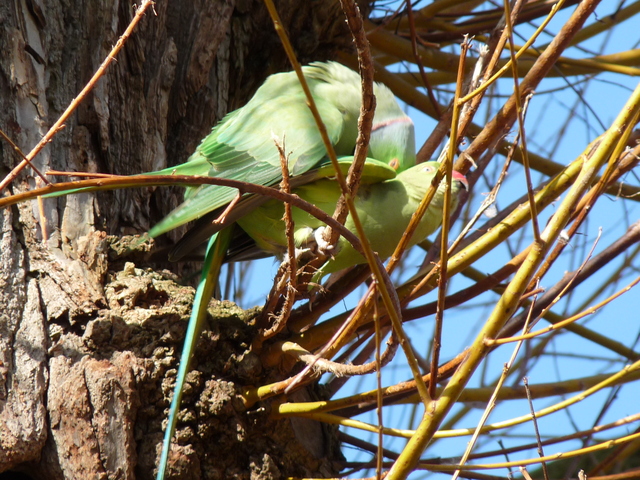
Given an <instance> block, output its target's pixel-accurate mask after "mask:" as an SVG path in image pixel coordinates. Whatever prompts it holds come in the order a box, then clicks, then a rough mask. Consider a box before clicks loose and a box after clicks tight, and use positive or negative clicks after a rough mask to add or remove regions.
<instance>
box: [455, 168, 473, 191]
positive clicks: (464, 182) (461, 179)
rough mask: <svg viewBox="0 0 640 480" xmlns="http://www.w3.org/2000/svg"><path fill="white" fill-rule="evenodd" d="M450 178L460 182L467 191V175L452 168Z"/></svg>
mask: <svg viewBox="0 0 640 480" xmlns="http://www.w3.org/2000/svg"><path fill="white" fill-rule="evenodd" d="M452 180H457V181H458V182H460V183H462V186H463V187H464V189H465V190H467V191H469V182H468V181H467V177H465V176H464V175H463V174H461V173H460V172H457V171H455V170H454V171H453V175H452Z"/></svg>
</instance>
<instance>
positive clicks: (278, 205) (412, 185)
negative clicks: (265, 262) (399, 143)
mask: <svg viewBox="0 0 640 480" xmlns="http://www.w3.org/2000/svg"><path fill="white" fill-rule="evenodd" d="M375 163H377V162H375V160H372V159H367V164H366V165H367V168H369V169H371V168H372V167H373V166H374V165H375ZM439 167H440V163H438V162H426V163H422V164H419V165H416V166H413V167H411V168H409V169H407V170H405V171H403V172H400V173H398V174H397V175H396V176H395V177H393V178H389V179H386V180H384V181H381V179H380V178H377V179H376V178H375V177H373V178H368V177H366V176H364V177H363V182H362V183H361V185H360V188H359V189H358V193H357V195H356V197H355V207H356V211H357V212H358V217H359V219H360V222H361V223H362V226H363V228H364V232H365V235H366V237H367V239H368V240H369V242H370V244H371V248H372V249H373V251H375V252H377V253H378V255H379V256H380V258H381V259H385V258H387V257H389V256H391V254H392V253H393V251H394V249H395V247H396V245H397V244H398V242H399V241H400V238H401V237H402V234H403V232H404V231H405V229H406V228H407V226H408V225H409V221H410V220H411V216H412V215H413V213H414V212H415V211H416V210H417V208H418V205H419V204H420V202H421V200H422V198H423V197H424V195H425V193H426V191H427V190H428V188H429V186H430V185H431V181H432V179H433V177H434V175H435V173H436V171H437V170H438V168H439ZM365 173H366V169H365ZM452 179H453V181H452V184H451V193H452V199H453V205H452V209H455V208H456V206H457V204H458V194H459V193H460V191H461V189H463V188H464V189H466V188H467V187H468V184H467V180H466V178H465V177H464V175H462V174H461V173H459V172H456V171H454V172H453V178H452ZM375 180H377V181H375ZM445 188H446V185H445V183H444V182H442V183H441V184H440V186H439V187H438V190H437V191H436V194H435V196H434V197H433V199H432V201H431V204H430V206H429V208H428V209H427V211H426V212H425V214H424V216H423V217H422V219H421V221H420V223H419V224H418V227H417V228H416V230H415V231H414V233H413V236H412V237H411V241H410V242H409V246H413V245H415V244H416V243H418V242H420V241H422V240H423V239H424V238H426V237H427V236H428V235H430V234H431V233H433V232H434V231H435V230H436V229H437V228H438V227H439V226H440V224H441V222H442V209H443V206H444V192H445ZM293 193H295V194H297V195H298V196H299V197H300V198H302V199H303V200H306V201H307V202H309V203H312V204H313V205H315V206H316V207H319V208H320V209H321V210H323V211H324V212H326V213H328V214H330V215H331V214H332V213H333V211H334V210H335V206H336V202H337V201H338V198H339V196H340V187H339V185H338V183H337V182H336V181H335V180H332V179H329V178H326V179H321V180H317V181H315V182H313V183H309V184H306V185H303V186H300V187H298V188H296V189H295V190H294V191H293ZM283 214H284V206H283V204H282V202H281V201H276V200H269V201H268V202H266V203H265V204H263V205H261V206H259V207H258V208H256V209H254V210H253V211H252V212H250V213H248V214H247V215H245V216H244V217H242V218H240V219H238V220H237V224H238V225H239V226H240V227H241V228H242V229H243V230H244V231H245V232H246V233H247V234H248V235H249V236H250V237H251V238H252V239H253V240H254V241H255V243H256V246H257V247H258V248H259V249H261V250H262V251H265V252H268V253H271V254H273V255H276V256H282V255H284V254H285V253H286V245H287V240H286V236H285V228H284V221H283ZM292 217H293V222H294V229H295V230H294V239H295V242H296V246H298V247H301V246H304V245H306V244H309V243H314V242H318V243H320V242H322V240H321V238H320V237H321V235H319V232H320V231H321V230H322V229H323V228H324V227H325V224H324V223H323V222H321V221H320V220H318V219H317V218H316V217H314V216H312V215H310V214H308V213H306V212H304V211H302V210H300V209H298V208H295V207H294V208H293V209H292ZM345 227H346V228H347V229H349V230H351V231H352V232H354V233H356V229H355V226H354V224H353V219H352V218H351V216H349V217H348V218H347V221H346V222H345ZM242 258H243V259H246V258H248V256H247V254H246V252H243V253H242ZM229 260H230V261H233V260H234V250H233V248H232V250H231V251H230V258H229ZM365 262H366V260H365V258H364V257H363V256H362V255H361V254H360V253H358V252H357V251H356V250H355V249H354V248H353V247H352V246H351V244H350V243H349V242H347V241H346V240H345V239H344V238H340V240H339V241H338V244H337V247H336V251H335V254H334V255H333V257H332V258H331V259H330V260H329V261H327V263H325V265H324V266H323V267H322V268H321V269H320V270H319V271H318V273H317V274H316V275H315V280H316V281H317V280H320V279H321V278H322V277H323V276H324V275H326V274H328V273H333V272H337V271H339V270H342V269H344V268H347V267H350V266H353V265H357V264H361V263H365Z"/></svg>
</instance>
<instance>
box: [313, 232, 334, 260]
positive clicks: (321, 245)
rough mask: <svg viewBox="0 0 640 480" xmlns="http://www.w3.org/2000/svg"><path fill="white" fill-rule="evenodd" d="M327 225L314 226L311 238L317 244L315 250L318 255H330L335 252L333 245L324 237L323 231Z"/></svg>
mask: <svg viewBox="0 0 640 480" xmlns="http://www.w3.org/2000/svg"><path fill="white" fill-rule="evenodd" d="M326 228H327V227H319V228H316V229H315V230H314V232H313V238H314V240H315V242H316V245H317V251H318V253H319V254H320V255H324V256H327V257H332V256H333V255H335V253H336V247H335V245H331V244H330V243H329V242H327V241H326V240H325V239H324V231H325V229H326Z"/></svg>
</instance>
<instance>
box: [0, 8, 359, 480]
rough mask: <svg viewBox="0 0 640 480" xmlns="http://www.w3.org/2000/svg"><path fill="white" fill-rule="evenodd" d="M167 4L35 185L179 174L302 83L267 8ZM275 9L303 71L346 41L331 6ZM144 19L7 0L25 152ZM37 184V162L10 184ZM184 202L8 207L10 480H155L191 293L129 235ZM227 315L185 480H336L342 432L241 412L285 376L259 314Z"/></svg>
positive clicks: (65, 135) (2, 349) (0, 424)
mask: <svg viewBox="0 0 640 480" xmlns="http://www.w3.org/2000/svg"><path fill="white" fill-rule="evenodd" d="M154 8H155V12H153V11H151V10H149V11H148V12H147V14H146V16H145V18H143V20H142V21H141V23H140V24H139V26H138V27H137V29H136V30H135V31H134V34H133V36H132V37H131V38H130V39H129V40H128V42H127V43H126V45H125V47H124V49H123V50H122V51H121V52H120V54H119V56H118V57H117V60H116V61H115V62H114V63H113V64H112V65H111V66H110V67H109V69H108V70H107V73H106V75H104V76H103V77H102V78H101V80H100V81H99V82H98V84H97V85H96V87H95V88H94V89H93V91H92V92H91V93H90V94H89V95H88V96H87V97H86V98H85V99H84V100H83V102H82V103H81V105H80V106H79V108H78V109H77V110H76V112H75V113H74V114H73V115H72V116H71V117H70V118H69V120H68V121H67V122H66V124H65V127H64V128H63V129H61V130H60V131H59V132H58V133H57V135H56V137H55V138H54V140H53V141H52V142H51V143H50V144H49V145H47V146H46V147H45V148H44V150H43V151H42V152H41V153H40V154H39V155H38V156H37V157H36V159H35V161H34V165H35V166H36V167H37V168H38V169H39V170H40V171H42V172H46V171H47V170H50V169H54V170H66V171H86V172H103V173H114V174H124V175H128V174H135V173H141V172H146V171H151V170H158V169H161V168H164V167H166V166H170V165H175V164H178V163H181V162H184V161H185V160H186V159H187V158H188V156H189V155H190V153H191V152H193V150H194V149H195V147H196V146H197V144H198V143H199V141H200V140H201V139H202V138H203V137H204V136H205V135H206V134H207V133H208V132H209V131H210V129H211V127H212V126H213V125H214V124H215V123H216V121H217V120H219V119H220V118H222V117H223V116H224V114H225V113H226V112H228V111H230V110H233V109H235V108H237V107H239V106H241V105H242V104H243V103H244V102H245V101H246V100H247V99H248V97H249V96H250V95H251V94H252V93H253V91H255V89H256V88H257V87H258V86H259V85H260V83H261V82H262V81H263V80H264V78H265V77H266V76H267V75H268V74H270V73H273V72H276V71H280V70H286V69H288V61H287V59H286V57H285V55H284V51H283V49H282V46H281V45H280V42H279V40H278V38H277V36H276V34H275V31H274V28H273V25H272V23H271V21H270V19H269V17H268V15H267V12H266V9H265V7H264V5H263V4H262V2H261V1H258V0H238V1H236V0H215V1H210V0H193V1H191V2H183V1H180V2H169V1H167V0H160V1H158V2H157V3H156V5H155V7H154ZM278 9H279V12H280V14H281V16H282V19H283V22H284V24H285V26H286V28H287V30H288V32H289V34H290V36H291V38H292V40H293V42H294V45H295V48H296V50H297V54H298V58H299V60H300V61H301V62H303V63H305V62H308V61H311V60H322V59H327V58H330V57H332V56H333V54H334V52H335V51H336V50H337V49H340V48H345V47H346V46H347V45H349V44H350V42H351V39H350V36H349V34H348V32H347V31H346V26H345V23H344V18H343V16H342V14H341V13H340V7H339V3H337V2H335V1H333V0H322V1H314V2H307V1H300V2H296V1H294V0H281V1H280V2H278ZM133 14H134V10H133V7H132V5H131V3H130V2H121V1H118V0H100V1H95V2H80V1H75V0H67V1H55V0H53V1H49V0H48V1H44V0H11V1H9V2H3V3H0V24H1V25H2V28H1V29H0V50H1V51H2V52H3V55H1V56H0V128H1V129H2V130H3V131H4V132H5V133H6V134H7V135H8V136H9V137H10V138H11V139H12V140H13V141H14V142H15V143H16V144H17V145H18V146H19V147H20V148H21V149H22V151H23V152H28V151H29V150H30V149H31V148H32V147H33V146H35V145H36V143H37V142H38V141H39V140H40V138H42V136H43V135H44V134H45V133H46V131H47V130H48V128H49V126H50V125H52V124H53V123H54V122H55V120H56V119H57V118H58V117H59V116H60V115H61V113H62V112H63V111H64V109H65V108H66V107H67V105H68V104H69V103H70V101H71V100H72V99H73V98H74V97H75V96H76V95H77V94H78V93H79V92H80V90H81V89H82V88H83V86H84V85H85V83H86V82H87V81H88V80H89V79H90V78H91V76H92V75H93V74H94V72H95V71H96V69H97V68H98V66H99V65H100V63H101V62H102V61H103V59H104V58H105V57H106V55H107V54H108V53H109V51H110V49H111V48H112V46H113V45H115V43H116V42H117V40H118V37H119V35H120V34H121V33H122V32H123V31H124V29H125V28H126V27H127V25H128V24H129V22H130V21H131V19H132V17H133ZM0 159H1V160H0V169H1V170H0V172H1V173H2V175H1V177H4V176H5V175H6V174H7V173H8V172H9V171H10V170H11V169H12V168H13V167H14V166H15V165H16V164H17V163H19V162H20V160H21V158H20V157H19V156H18V155H17V154H16V153H15V151H14V150H13V148H12V147H10V145H9V144H8V143H6V142H4V141H2V142H0ZM60 179H62V178H60ZM41 183H42V180H40V179H39V178H38V176H37V175H36V174H35V173H34V171H33V170H31V169H30V168H27V169H25V170H24V171H23V173H22V174H21V175H20V176H19V177H18V178H17V179H16V180H15V181H14V182H13V183H12V184H11V185H10V187H9V190H10V192H11V193H16V192H18V191H23V190H26V189H29V188H33V187H35V186H37V185H39V184H41ZM3 194H6V193H4V192H3ZM180 201H181V191H180V190H179V189H168V188H158V189H130V190H118V191H113V192H109V193H101V194H97V195H95V194H87V193H84V194H78V195H72V196H69V197H66V198H62V199H60V198H58V199H55V198H53V199H44V200H43V201H42V204H38V202H36V201H33V202H31V203H23V204H20V205H18V206H16V207H12V208H5V209H3V210H2V211H1V212H0V215H1V220H0V229H1V232H2V238H1V242H2V246H1V251H0V260H1V265H0V472H3V471H13V472H16V471H21V472H23V473H26V474H27V475H28V476H29V477H30V478H43V479H44V478H47V479H62V478H68V479H78V478H135V477H138V478H151V477H152V475H153V473H154V466H155V465H156V462H157V456H158V453H159V451H160V445H161V441H162V426H163V425H162V422H163V420H164V419H165V418H166V414H167V409H168V402H169V400H168V399H169V397H170V395H171V393H172V388H173V380H174V378H175V369H176V368H177V364H178V360H179V359H178V355H177V353H178V352H179V351H180V348H181V345H182V340H183V336H184V331H185V329H186V319H187V318H188V314H189V310H190V306H191V305H190V302H191V301H192V296H193V290H192V289H191V288H190V287H183V286H180V285H178V284H177V283H176V282H175V280H176V277H174V276H173V275H172V274H170V273H168V272H167V271H163V272H161V273H156V272H154V271H152V270H151V269H140V268H136V267H140V266H144V265H141V264H138V265H134V264H133V263H131V262H130V261H127V259H122V255H121V252H122V251H123V250H126V245H127V243H126V241H125V240H126V238H125V239H124V240H123V239H122V237H123V236H126V235H132V234H133V235H135V234H140V233H142V232H144V231H146V230H147V229H148V228H149V227H150V226H151V225H152V224H153V223H154V222H156V221H157V220H158V219H159V218H161V217H162V216H163V215H164V214H166V213H168V212H169V211H170V210H171V209H172V208H173V207H175V206H176V205H177V204H178V203H179V202H180ZM181 233H182V232H181V231H178V232H174V233H172V234H171V235H169V239H170V240H171V239H173V240H175V239H176V238H177V237H178V236H179V235H180V234H181ZM156 267H157V266H156ZM161 267H165V268H172V269H174V267H172V266H170V265H169V264H165V265H161ZM156 269H157V268H156ZM174 272H175V269H174ZM216 312H217V313H216V314H215V318H214V320H213V322H212V324H211V328H210V329H209V330H208V331H206V332H204V333H203V335H202V338H201V342H200V344H199V350H198V357H199V362H197V363H196V362H194V363H196V364H195V365H194V371H192V372H191V374H190V375H189V381H188V385H187V387H186V391H185V397H184V400H183V410H182V412H181V417H180V422H179V425H178V432H177V435H176V443H178V446H176V447H175V448H174V449H173V450H172V457H171V462H170V465H171V472H172V475H173V476H174V478H247V479H248V478H252V479H254V478H256V479H257V478H281V477H283V476H290V475H300V476H302V475H305V476H322V475H335V474H336V466H335V460H336V459H337V458H338V456H339V453H336V449H335V448H333V446H332V445H333V443H332V442H331V441H330V437H331V433H332V432H330V431H327V430H324V429H323V428H322V427H320V426H319V425H316V424H300V423H298V424H292V423H291V422H289V421H288V420H287V421H284V422H275V421H273V420H271V419H269V417H268V408H266V409H265V408H258V407H262V406H258V407H252V408H251V409H250V410H247V408H246V407H244V405H243V404H242V402H240V401H239V397H238V394H237V393H238V391H239V390H240V388H241V387H242V385H250V384H254V385H255V384H259V383H257V382H265V381H266V380H271V381H273V380H275V379H277V372H267V371H265V370H263V369H262V367H261V365H260V362H259V360H258V359H257V357H256V356H255V355H254V354H252V353H251V352H250V351H249V346H250V345H251V335H252V324H251V320H250V319H251V313H252V312H243V311H242V310H240V309H238V308H237V307H235V306H233V305H232V304H229V303H219V304H217V310H216ZM308 394H310V395H312V394H313V393H312V392H311V393H308Z"/></svg>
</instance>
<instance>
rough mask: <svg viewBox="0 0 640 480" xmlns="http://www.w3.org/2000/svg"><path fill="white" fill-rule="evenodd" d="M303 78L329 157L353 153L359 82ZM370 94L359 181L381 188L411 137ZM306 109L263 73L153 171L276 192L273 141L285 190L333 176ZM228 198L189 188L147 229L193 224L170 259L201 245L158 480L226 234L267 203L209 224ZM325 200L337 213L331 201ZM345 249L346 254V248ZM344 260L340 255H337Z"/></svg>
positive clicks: (154, 232)
mask: <svg viewBox="0 0 640 480" xmlns="http://www.w3.org/2000/svg"><path fill="white" fill-rule="evenodd" d="M303 72H304V76H305V78H306V80H307V82H308V85H309V88H310V90H311V93H312V96H313V98H314V101H315V103H316V105H317V107H318V111H319V112H320V115H321V117H322V120H323V122H324V124H325V126H326V129H327V133H328V136H329V139H330V141H331V143H332V145H333V147H334V149H335V151H336V154H337V155H338V156H345V155H352V154H353V152H354V149H355V142H356V137H357V133H358V116H359V113H360V104H361V102H362V93H361V85H360V76H359V75H358V74H357V73H355V72H354V71H352V70H350V69H349V68H347V67H344V66H342V65H340V64H338V63H335V62H328V63H319V62H317V63H313V64H311V65H309V66H306V67H303ZM374 94H375V96H376V100H377V104H376V110H375V116H374V119H373V128H372V132H371V139H370V142H369V156H370V157H373V158H376V159H377V160H379V161H380V162H382V163H381V164H380V165H378V164H376V165H369V166H367V167H366V168H365V170H366V171H365V173H364V176H365V178H368V177H371V181H372V182H380V181H383V180H385V179H387V178H392V177H394V176H395V174H396V171H398V172H402V171H403V170H406V169H407V168H410V167H412V166H413V165H415V139H414V129H413V122H412V121H411V119H410V118H409V117H408V116H407V115H406V114H405V113H404V112H403V111H402V109H401V108H400V106H399V105H398V103H397V102H396V100H395V98H394V96H393V94H392V93H391V91H390V90H389V89H388V88H387V87H385V86H384V85H381V84H375V85H374ZM306 102H307V100H306V97H305V95H304V92H303V90H302V87H301V86H300V84H299V81H298V78H297V75H296V74H295V73H294V72H290V73H279V74H275V75H271V76H270V77H269V78H268V79H267V80H266V81H265V83H264V84H263V85H262V86H261V87H260V88H259V89H258V90H257V91H256V93H255V95H254V96H253V98H251V100H250V101H249V102H248V103H247V104H246V105H245V106H244V107H242V108H241V109H239V110H236V111H234V112H231V113H230V114H228V115H227V116H226V117H225V118H224V119H223V120H222V121H221V122H220V123H219V124H218V125H216V126H215V127H214V128H213V130H212V132H211V133H210V134H209V135H208V136H207V137H206V138H205V139H204V140H203V141H202V143H201V144H200V146H199V147H198V148H197V149H196V151H195V153H194V154H193V155H191V157H190V158H189V160H188V161H187V162H186V163H184V164H182V165H178V166H176V167H171V168H168V169H165V170H163V171H160V172H154V173H156V174H178V175H209V176H215V177H221V178H228V179H234V180H240V181H244V182H249V183H254V184H259V185H276V184H278V182H280V181H281V179H282V170H281V166H280V156H279V152H278V150H277V148H276V145H275V143H274V138H277V139H278V141H279V142H280V143H281V144H282V145H283V146H284V149H285V151H286V153H287V155H288V160H289V163H288V168H289V173H290V175H291V181H290V183H291V187H292V188H296V187H301V186H303V185H305V184H308V183H310V182H315V181H318V180H319V179H322V178H325V177H329V176H332V175H334V174H335V172H333V167H332V166H331V165H330V164H329V165H327V163H328V157H327V152H326V147H325V145H324V143H323V142H322V138H321V136H320V133H319V131H318V128H317V126H316V123H315V121H314V119H313V116H312V114H311V111H310V110H309V107H308V106H307V103H306ZM348 164H350V161H347V162H346V163H345V162H343V166H345V165H348ZM236 196H237V190H235V189H233V188H229V187H220V186H212V185H202V186H200V187H197V188H189V189H187V191H186V193H185V199H184V203H182V204H181V205H180V206H178V207H177V208H176V209H175V210H174V211H173V212H171V213H170V214H169V215H168V216H167V217H165V218H164V219H163V220H162V221H160V223H158V224H157V225H156V226H155V227H153V228H152V229H151V231H150V232H149V235H150V236H152V237H156V236H158V235H161V234H163V233H165V232H167V231H169V230H172V229H174V228H176V227H178V226H180V225H183V224H185V223H187V222H189V221H192V220H196V219H199V220H198V222H196V224H195V226H194V227H193V228H191V230H189V231H188V232H187V234H186V235H185V236H184V237H183V239H182V240H181V241H180V242H178V244H177V245H176V247H175V248H174V250H173V252H172V254H171V255H170V257H169V258H170V260H177V259H179V258H181V257H182V256H184V255H185V254H186V253H191V252H192V251H193V250H194V249H195V248H196V247H198V246H199V245H201V244H202V243H204V242H205V241H206V240H207V239H209V243H208V246H207V252H206V255H205V261H204V264H203V274H202V277H201V280H200V283H199V285H198V288H197V290H196V297H195V299H194V306H193V310H192V314H191V318H190V320H189V327H188V330H187V334H186V338H185V345H184V348H183V351H182V359H181V362H180V368H179V370H178V375H177V377H176V386H175V390H174V396H173V399H172V402H171V407H170V409H169V419H168V424H167V428H166V431H165V437H164V443H163V448H162V453H161V457H160V463H159V466H158V475H157V478H158V480H162V479H163V478H164V472H165V469H166V465H167V459H168V456H169V448H170V444H171V438H172V436H173V432H174V430H175V424H176V416H177V412H178V409H179V406H180V400H181V396H182V387H183V384H184V379H185V376H186V374H187V372H188V368H189V360H190V359H191V356H192V354H193V350H194V347H195V342H196V339H197V336H198V333H199V331H200V325H201V323H202V321H203V319H204V317H205V316H206V306H207V304H208V302H209V299H210V297H211V294H212V292H213V290H214V287H215V282H216V279H217V273H218V270H219V266H220V264H221V261H222V259H223V258H224V254H225V251H226V246H227V245H228V243H229V241H230V237H231V229H230V228H226V227H227V226H229V225H231V224H233V222H235V221H236V220H237V219H239V218H242V217H243V216H245V215H247V214H250V213H251V212H252V210H254V209H256V208H259V206H260V205H261V204H263V203H264V202H266V201H268V199H266V198H264V197H260V196H255V195H253V196H251V195H248V196H245V197H243V198H242V200H241V201H240V202H239V203H238V204H237V205H235V207H234V209H233V211H232V212H227V213H228V214H227V215H226V220H225V222H224V223H216V224H213V223H212V220H213V219H215V218H217V217H218V214H219V213H220V212H221V211H222V209H223V208H224V207H225V206H226V205H227V204H229V202H231V201H232V200H234V198H235V197H236ZM336 199H337V197H336ZM333 201H334V207H333V208H335V199H334V200H333ZM212 235H213V236H212ZM344 248H345V251H346V252H348V251H349V250H348V247H347V246H345V247H344ZM349 256H350V255H349V254H347V255H346V256H345V258H349Z"/></svg>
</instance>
